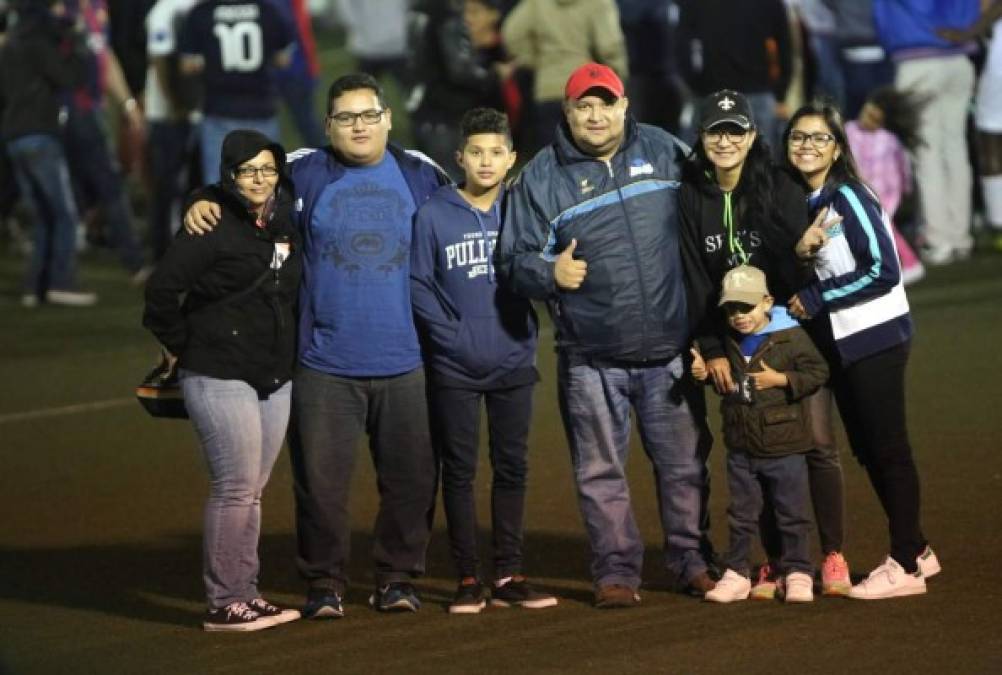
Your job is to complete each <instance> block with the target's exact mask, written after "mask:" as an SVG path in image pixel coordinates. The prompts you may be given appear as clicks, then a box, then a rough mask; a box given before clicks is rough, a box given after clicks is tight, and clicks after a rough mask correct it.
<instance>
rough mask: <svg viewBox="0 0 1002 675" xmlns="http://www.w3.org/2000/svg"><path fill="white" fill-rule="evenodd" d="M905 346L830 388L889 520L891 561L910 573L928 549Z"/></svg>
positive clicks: (840, 374)
mask: <svg viewBox="0 0 1002 675" xmlns="http://www.w3.org/2000/svg"><path fill="white" fill-rule="evenodd" d="M909 348H910V344H909V343H907V342H906V343H904V344H900V345H898V346H896V347H892V348H891V349H887V350H885V351H882V352H879V353H877V354H873V355H872V356H868V357H866V358H865V359H862V360H861V361H857V362H856V363H853V364H852V365H850V366H848V367H846V368H844V369H842V370H834V369H833V376H832V385H833V388H834V390H835V400H836V402H837V403H838V410H839V414H840V415H841V416H842V422H843V423H844V424H845V430H846V434H847V435H848V436H849V444H850V445H851V446H852V452H853V454H854V455H855V456H856V459H858V460H859V463H860V464H862V465H863V468H864V469H866V473H867V475H868V476H869V477H870V483H871V484H872V485H873V489H874V490H875V491H876V493H877V497H878V498H879V499H880V504H881V505H882V506H883V507H884V513H885V514H887V521H888V529H889V530H890V536H891V557H892V558H894V559H895V560H896V561H897V562H898V564H899V565H901V566H902V567H903V568H904V569H905V571H906V572H914V571H915V569H916V565H917V563H916V560H915V559H916V558H917V557H918V555H919V554H920V553H921V552H922V550H923V549H924V548H925V546H926V539H925V536H924V535H923V534H922V526H921V523H920V521H919V503H920V495H919V477H918V470H917V469H916V468H915V462H914V460H913V458H912V448H911V444H910V443H909V442H908V428H907V426H906V423H905V366H906V365H907V363H908V352H909Z"/></svg>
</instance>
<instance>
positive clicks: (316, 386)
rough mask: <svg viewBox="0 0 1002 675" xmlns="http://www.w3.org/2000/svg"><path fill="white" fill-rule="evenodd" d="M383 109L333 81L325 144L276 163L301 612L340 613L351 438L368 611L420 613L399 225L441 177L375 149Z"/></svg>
mask: <svg viewBox="0 0 1002 675" xmlns="http://www.w3.org/2000/svg"><path fill="white" fill-rule="evenodd" d="M391 115H392V112H391V111H390V109H389V108H388V107H387V106H386V100H385V98H384V97H383V91H382V88H381V87H380V85H379V83H378V82H377V81H376V80H375V79H374V78H373V77H372V76H370V75H365V74H356V75H345V76H344V77H341V78H339V79H337V80H336V81H335V82H334V83H333V84H332V85H331V87H330V90H329V92H328V95H327V126H326V130H327V137H328V139H329V140H330V143H331V145H330V147H328V148H323V149H321V150H314V149H307V150H298V151H296V152H293V153H291V154H290V156H289V173H290V176H291V178H292V180H293V182H294V183H295V206H294V209H295V218H296V221H297V223H298V225H299V227H300V228H301V230H302V233H303V254H304V265H303V284H302V290H301V294H300V303H299V367H298V370H297V372H296V374H295V376H294V377H293V384H292V392H293V393H292V418H291V420H290V430H289V433H290V436H289V442H290V443H289V444H290V448H291V458H292V466H293V473H294V480H295V496H296V533H297V537H298V546H299V548H298V556H297V564H298V566H299V570H300V573H301V574H302V575H303V576H304V577H305V578H306V580H307V582H308V584H309V590H308V595H307V599H306V606H305V607H304V609H303V616H304V617H306V618H314V619H321V618H337V617H341V616H343V615H344V607H343V597H344V592H345V589H346V588H347V584H348V577H347V571H348V556H349V547H350V543H351V523H350V521H349V517H348V489H349V487H350V485H351V474H352V471H353V469H354V465H355V452H356V445H357V442H358V440H359V439H360V437H361V436H362V435H363V434H366V435H368V437H369V449H370V453H371V455H372V460H373V463H374V464H375V468H376V476H377V484H378V486H379V494H380V506H379V513H378V515H377V516H376V524H375V529H374V532H373V539H374V541H373V548H372V551H373V558H374V563H375V577H376V592H375V593H373V594H372V597H371V598H370V603H371V604H372V605H373V606H374V607H375V608H376V609H378V610H380V611H417V610H418V609H419V608H420V606H421V602H420V600H419V599H418V596H417V593H416V592H415V590H414V586H413V585H412V581H413V579H414V578H416V577H418V576H420V575H421V574H422V573H423V572H424V564H425V549H426V548H427V545H428V537H429V534H430V525H431V522H430V521H431V514H432V509H433V506H434V502H435V477H436V473H437V472H436V465H435V457H434V453H433V452H432V446H431V438H430V433H429V428H428V426H429V425H428V403H427V397H426V392H425V376H424V368H423V367H422V361H421V348H420V345H419V344H418V338H417V331H416V330H415V328H414V319H413V316H412V313H411V300H410V281H409V277H410V246H411V228H412V221H413V216H414V213H415V211H416V210H417V208H418V207H420V206H421V205H422V204H423V203H424V202H425V201H426V200H427V199H428V197H429V196H430V195H431V194H432V193H433V192H434V191H435V190H437V189H438V188H439V186H440V185H443V184H445V183H447V182H448V178H447V177H446V176H445V175H444V174H443V173H442V172H441V171H440V170H439V169H437V168H436V167H435V166H434V165H433V164H432V163H430V162H428V161H426V160H425V159H422V157H423V156H418V155H416V154H414V153H411V152H409V151H406V150H403V149H402V148H400V147H398V146H396V145H392V144H389V143H388V139H389V132H390V127H391V126H392V117H391ZM210 214H212V215H213V216H214V217H218V205H213V204H209V203H208V202H204V201H202V202H197V203H196V204H195V205H194V206H193V207H192V208H191V209H190V210H189V212H188V214H187V216H186V218H185V226H186V227H188V228H189V229H191V230H195V229H198V228H199V227H201V226H202V225H203V224H204V222H205V216H207V215H210ZM212 220H214V218H209V221H212Z"/></svg>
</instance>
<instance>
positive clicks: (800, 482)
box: [726, 450, 813, 577]
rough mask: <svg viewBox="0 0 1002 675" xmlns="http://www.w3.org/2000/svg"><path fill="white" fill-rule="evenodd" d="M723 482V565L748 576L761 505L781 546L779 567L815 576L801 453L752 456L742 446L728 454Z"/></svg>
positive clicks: (804, 462) (803, 460) (806, 490)
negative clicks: (726, 502)
mask: <svg viewBox="0 0 1002 675" xmlns="http://www.w3.org/2000/svg"><path fill="white" fill-rule="evenodd" d="M727 482H728V484H729V486H730V491H731V505H730V506H729V507H728V509H727V517H728V521H729V523H730V531H731V545H730V550H729V551H728V552H727V558H726V563H727V567H729V568H730V569H732V570H734V571H735V572H737V573H738V574H741V575H743V576H746V577H747V576H749V572H750V566H749V563H748V557H749V555H750V553H751V546H752V542H754V541H755V540H756V539H757V538H758V537H757V535H758V521H759V515H760V514H761V513H762V508H763V504H764V505H765V508H767V509H769V510H770V511H772V512H773V514H774V515H775V522H776V527H777V530H778V532H779V537H780V541H781V542H782V543H781V546H780V554H779V561H778V563H779V571H780V572H781V573H782V574H784V575H786V574H789V573H790V572H805V573H806V574H813V568H812V567H811V556H810V545H809V544H808V536H809V532H810V529H811V517H810V513H809V510H808V504H809V503H810V489H809V488H808V481H807V460H806V458H805V457H804V455H787V456H785V457H752V456H751V455H749V454H748V453H746V452H743V451H741V450H729V451H728V453H727Z"/></svg>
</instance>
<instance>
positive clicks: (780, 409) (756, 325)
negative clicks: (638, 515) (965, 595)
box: [692, 265, 828, 603]
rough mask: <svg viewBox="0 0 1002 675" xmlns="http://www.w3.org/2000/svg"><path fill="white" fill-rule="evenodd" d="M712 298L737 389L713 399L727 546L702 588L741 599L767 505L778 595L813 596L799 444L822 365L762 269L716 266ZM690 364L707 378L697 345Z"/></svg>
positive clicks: (807, 438)
mask: <svg viewBox="0 0 1002 675" xmlns="http://www.w3.org/2000/svg"><path fill="white" fill-rule="evenodd" d="M720 306H721V307H723V309H724V311H725V312H726V314H727V324H728V326H730V328H731V334H730V335H729V337H728V339H727V342H726V352H727V359H728V361H730V365H731V371H732V372H733V374H734V380H735V382H736V383H737V390H736V391H735V392H733V393H731V394H729V395H727V396H725V397H724V399H723V400H722V401H721V414H722V416H723V421H724V443H725V444H726V446H727V450H728V453H727V480H728V483H729V487H730V495H731V503H730V507H729V508H728V521H729V524H730V550H729V551H728V554H727V556H726V558H725V562H726V564H727V571H726V572H725V573H724V576H723V577H722V578H721V579H720V581H718V582H717V586H716V588H714V589H713V590H711V591H708V592H707V593H706V594H705V596H704V598H705V599H706V600H708V601H711V602H724V603H726V602H733V601H735V600H744V599H746V598H747V597H748V594H749V592H750V591H751V580H750V579H749V573H750V567H749V562H748V558H749V553H750V551H751V545H752V542H753V541H754V539H755V538H756V536H757V533H758V520H759V515H760V514H761V512H762V508H763V505H764V506H765V507H766V508H770V509H772V510H773V512H774V513H775V519H776V523H777V525H778V528H779V533H780V536H781V539H782V553H781V556H780V560H779V567H780V570H779V571H780V573H781V574H782V575H783V583H782V584H781V586H782V588H783V591H784V597H785V600H786V602H811V601H812V600H813V599H814V591H813V586H814V582H813V576H812V575H813V567H812V565H811V560H810V551H809V544H808V534H809V530H810V523H811V518H810V511H809V508H810V507H809V504H810V488H809V486H808V482H807V463H806V460H805V458H804V453H805V452H807V451H808V450H810V449H811V448H812V447H813V444H814V443H813V438H812V435H811V421H810V411H809V408H808V405H807V400H806V399H807V397H808V396H809V395H810V394H812V393H814V392H815V391H817V389H818V388H819V387H820V386H821V385H822V384H824V382H825V380H827V379H828V366H827V365H826V363H825V360H824V358H822V356H821V354H819V353H818V350H817V349H816V348H815V347H814V344H813V343H812V342H811V339H810V338H809V337H808V336H807V333H805V332H804V330H803V329H802V328H800V326H799V324H797V322H796V321H795V320H793V319H792V318H791V317H790V316H789V315H788V314H787V313H786V310H785V308H783V307H774V306H773V299H772V296H771V295H769V289H768V287H767V286H766V280H765V274H763V273H762V270H760V269H758V268H756V267H752V266H750V265H740V266H738V267H735V268H734V269H732V270H731V271H730V272H728V273H727V274H726V275H725V276H724V281H723V292H722V293H721V296H720ZM692 355H693V364H692V374H693V377H695V378H696V379H697V380H699V381H701V382H702V381H706V379H707V376H708V373H707V370H706V366H705V364H704V362H703V359H702V357H701V356H700V355H699V352H698V351H697V350H695V349H693V350H692Z"/></svg>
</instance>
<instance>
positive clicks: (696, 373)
mask: <svg viewBox="0 0 1002 675" xmlns="http://www.w3.org/2000/svg"><path fill="white" fill-rule="evenodd" d="M689 353H690V354H692V376H693V377H694V378H696V380H698V381H699V382H703V381H705V380H706V378H707V377H709V376H710V373H709V371H708V370H707V369H706V362H705V361H703V356H702V355H701V354H700V353H699V351H698V350H696V348H695V347H693V348H692V349H690V350H689Z"/></svg>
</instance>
